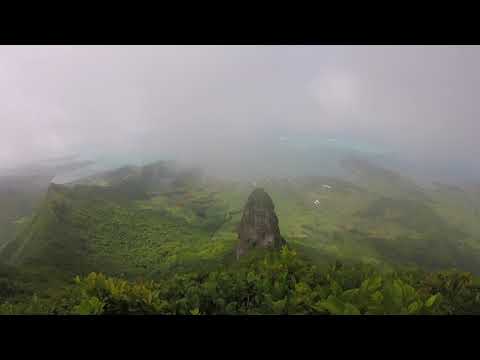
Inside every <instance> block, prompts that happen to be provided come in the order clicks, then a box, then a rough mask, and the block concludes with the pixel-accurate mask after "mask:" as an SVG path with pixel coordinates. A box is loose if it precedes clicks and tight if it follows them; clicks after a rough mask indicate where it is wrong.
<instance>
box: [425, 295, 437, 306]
mask: <svg viewBox="0 0 480 360" xmlns="http://www.w3.org/2000/svg"><path fill="white" fill-rule="evenodd" d="M439 297H440V294H435V295H432V296H430V297H429V298H428V300H427V301H426V302H425V306H426V307H428V308H429V307H432V306H433V305H434V304H435V302H436V301H437V300H438V299H439Z"/></svg>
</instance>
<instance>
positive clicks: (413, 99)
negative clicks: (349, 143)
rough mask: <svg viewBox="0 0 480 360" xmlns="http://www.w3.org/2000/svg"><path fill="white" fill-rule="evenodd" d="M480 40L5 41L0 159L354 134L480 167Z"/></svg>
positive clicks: (175, 151) (424, 157) (234, 153)
mask: <svg viewBox="0 0 480 360" xmlns="http://www.w3.org/2000/svg"><path fill="white" fill-rule="evenodd" d="M479 114H480V48H479V47H449V46H396V47H386V46H374V47H370V46H368V47H367V46H350V47H344V46H178V47H177V46H151V47H150V46H0V168H2V167H10V166H14V165H17V164H19V163H22V162H28V161H36V160H38V159H43V158H45V157H52V156H61V155H68V154H72V153H75V154H77V153H78V154H81V155H82V156H83V157H85V158H95V157H99V156H114V155H115V156H117V157H125V159H127V158H128V156H131V157H132V158H135V156H137V155H136V154H149V155H151V156H152V157H153V158H159V159H161V158H163V157H168V158H173V157H174V158H177V157H178V158H179V159H190V160H192V161H196V160H197V159H198V160H199V161H200V160H203V161H204V160H205V159H208V160H209V161H212V162H218V163H221V162H222V161H227V159H233V160H234V159H238V158H239V153H241V152H242V151H245V152H250V153H254V152H255V151H254V149H256V148H258V146H259V145H260V144H262V143H265V142H268V141H273V139H278V138H279V137H280V136H287V137H288V136H292V135H293V134H295V135H299V136H302V135H309V136H312V135H313V136H319V137H325V136H343V135H348V136H353V137H355V138H358V139H362V141H371V142H374V143H381V144H383V146H385V147H386V150H387V151H393V152H396V153H399V154H402V156H405V158H408V159H415V160H417V161H418V162H419V163H422V162H424V163H426V162H428V163H436V164H438V166H440V167H443V168H444V169H445V171H453V170H452V169H456V168H458V169H460V170H459V171H465V172H471V173H472V174H474V175H480V168H479V160H478V159H479V158H480V150H479V148H480V147H479V146H478V145H477V143H478V142H477V136H478V134H480V123H479V121H478V120H479V119H478V118H479Z"/></svg>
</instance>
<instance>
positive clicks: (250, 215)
mask: <svg viewBox="0 0 480 360" xmlns="http://www.w3.org/2000/svg"><path fill="white" fill-rule="evenodd" d="M238 238H239V245H238V248H237V258H238V257H240V256H242V255H244V254H245V253H246V252H247V251H248V249H251V248H255V247H262V248H273V249H280V248H281V247H282V246H283V245H284V244H285V240H284V239H283V238H282V236H281V235H280V229H279V227H278V218H277V215H276V214H275V206H274V205H273V201H272V198H271V197H270V195H268V194H267V193H266V192H265V190H263V189H261V188H257V189H255V190H254V191H253V192H252V193H251V194H250V196H249V197H248V200H247V203H246V205H245V208H244V209H243V216H242V220H241V221H240V225H239V227H238Z"/></svg>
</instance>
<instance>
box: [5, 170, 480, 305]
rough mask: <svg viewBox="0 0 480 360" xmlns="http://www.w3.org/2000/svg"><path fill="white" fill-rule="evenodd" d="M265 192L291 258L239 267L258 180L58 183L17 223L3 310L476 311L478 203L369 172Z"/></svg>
mask: <svg viewBox="0 0 480 360" xmlns="http://www.w3.org/2000/svg"><path fill="white" fill-rule="evenodd" d="M355 166H357V167H358V166H359V165H358V164H355ZM159 174H160V175H159ZM256 185H257V186H261V187H263V188H265V190H266V191H267V192H268V193H269V194H270V196H271V197H272V199H273V201H274V204H275V210H276V212H277V215H278V218H279V225H280V230H281V233H282V235H283V237H284V238H285V239H286V240H287V244H288V249H284V250H283V252H282V253H281V254H256V256H253V258H249V259H244V260H242V261H240V262H237V261H235V257H234V249H235V245H236V243H237V236H236V225H237V224H238V222H239V219H240V216H241V210H242V208H243V206H244V205H245V201H246V199H247V197H248V195H249V194H250V192H251V191H252V189H253V186H252V184H250V183H248V182H229V181H219V180H212V179H201V178H199V177H198V176H197V175H196V174H195V173H185V174H176V173H175V172H172V171H171V170H168V169H167V168H165V166H164V165H162V164H160V165H158V164H157V165H155V164H154V165H151V166H147V167H144V168H137V167H126V168H122V169H119V170H117V171H114V172H112V173H109V174H107V175H105V176H96V177H93V178H91V179H88V181H85V182H79V183H78V184H72V185H70V186H59V185H52V186H50V188H49V190H48V193H47V194H46V197H45V200H44V201H43V202H42V204H41V206H40V207H39V209H38V211H36V212H35V213H34V214H32V216H30V217H22V218H20V219H16V221H15V222H14V224H13V225H12V226H13V227H11V228H10V230H11V231H14V232H15V233H16V234H17V236H16V239H15V240H14V241H11V242H9V243H7V244H4V247H3V249H0V303H2V304H3V305H2V307H1V312H2V313H19V314H28V313H43V314H45V313H48V314H80V313H81V314H90V313H102V314H114V313H134V314H135V313H145V314H147V313H152V314H153V313H159V314H387V313H388V314H463V313H465V314H467V313H469V314H471V313H477V312H478V311H479V310H478V309H477V306H478V305H477V303H478V291H477V285H476V283H477V279H476V277H475V276H474V275H472V274H470V273H467V272H463V271H469V272H471V273H473V274H475V275H479V274H480V253H479V251H480V242H479V241H478V239H479V237H480V225H479V224H480V221H479V220H480V219H479V216H480V213H479V211H478V209H477V207H479V206H480V197H479V194H476V193H475V194H474V193H468V194H467V193H465V192H464V191H463V190H459V189H456V188H451V187H445V186H442V185H437V187H436V188H434V189H421V188H419V187H418V186H416V185H415V184H413V183H411V182H409V181H408V180H407V179H404V178H401V177H398V176H396V175H395V174H394V173H391V172H385V171H381V170H378V169H370V168H361V167H360V169H359V171H358V174H357V178H352V179H349V180H348V181H347V180H340V179H336V178H327V177H308V178H307V177H303V178H289V179H275V180H273V179H257V184H256ZM315 200H318V203H315ZM479 208H480V207H479ZM12 229H13V230H12ZM296 254H298V255H296ZM340 261H341V262H342V263H343V264H344V265H340ZM329 264H330V265H329ZM333 264H335V265H333ZM455 268H456V269H458V270H451V271H446V269H455ZM76 276H78V278H77V280H76V282H73V283H72V281H71V280H72V279H73V278H75V277H76Z"/></svg>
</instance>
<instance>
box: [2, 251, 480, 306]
mask: <svg viewBox="0 0 480 360" xmlns="http://www.w3.org/2000/svg"><path fill="white" fill-rule="evenodd" d="M0 311H1V313H3V314H84V315H98V314H105V315H108V314H165V315H167V314H176V315H213V314H224V315H242V314H291V315H295V314H312V315H313V314H318V315H329V314H330V315H358V314H371V315H381V314H411V315H413V314H415V315H433V314H477V313H480V288H479V287H478V285H477V284H475V282H474V279H473V277H472V275H470V274H468V273H461V272H447V273H444V272H440V273H425V272H421V271H394V272H380V271H378V269H376V268H375V267H372V266H371V265H354V266H345V265H342V264H340V263H338V262H337V263H336V264H334V265H331V266H329V267H328V268H324V269H320V268H318V267H316V266H315V265H312V264H311V263H310V262H308V261H305V260H303V259H301V258H300V257H299V256H298V255H297V254H296V253H295V251H293V250H289V249H288V248H287V247H284V248H283V249H282V251H281V252H280V253H266V254H264V253H260V254H256V256H253V257H252V256H251V257H250V258H248V259H245V260H243V261H242V262H240V263H238V264H235V265H232V266H230V267H226V268H222V269H218V270H216V271H214V272H199V273H184V274H176V275H175V276H173V277H170V278H166V279H162V280H159V281H157V282H154V281H151V280H150V281H137V282H129V281H127V280H125V279H120V278H112V277H108V276H105V275H103V274H100V273H91V274H89V275H88V276H85V277H76V278H75V281H74V284H72V285H71V286H69V287H67V288H65V289H64V290H63V291H62V292H60V293H58V294H56V295H55V296H53V297H51V298H49V299H44V300H42V299H39V298H38V297H36V296H34V298H33V299H32V300H31V301H29V302H24V303H17V304H9V303H5V304H3V305H2V306H1V307H0Z"/></svg>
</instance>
